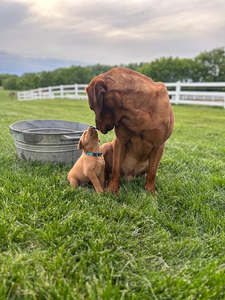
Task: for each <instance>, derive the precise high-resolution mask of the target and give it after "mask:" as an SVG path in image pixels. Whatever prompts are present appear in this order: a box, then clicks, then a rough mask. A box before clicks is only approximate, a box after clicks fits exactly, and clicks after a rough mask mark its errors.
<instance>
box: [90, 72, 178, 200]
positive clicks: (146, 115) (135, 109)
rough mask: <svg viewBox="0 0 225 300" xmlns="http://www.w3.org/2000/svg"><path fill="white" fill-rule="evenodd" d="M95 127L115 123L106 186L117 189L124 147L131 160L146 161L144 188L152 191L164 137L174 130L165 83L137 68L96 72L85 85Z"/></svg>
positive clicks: (106, 128) (130, 165)
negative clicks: (110, 168)
mask: <svg viewBox="0 0 225 300" xmlns="http://www.w3.org/2000/svg"><path fill="white" fill-rule="evenodd" d="M86 92H87V94H88V102H89V106H90V108H91V109H92V110H94V112H95V122H96V127H97V128H98V129H99V130H100V131H101V132H102V133H104V134H106V133H107V132H108V131H110V130H112V129H113V128H114V127H115V134H116V138H115V141H114V146H113V166H112V176H111V182H110V184H109V187H108V190H109V191H115V192H116V193H117V192H118V189H119V180H120V171H121V164H122V162H123V160H124V157H126V153H127V151H130V153H132V156H133V161H134V162H133V163H130V162H127V163H126V167H127V168H128V169H130V172H132V171H133V169H134V168H135V162H138V163H142V162H146V161H147V162H148V164H147V180H146V184H145V188H146V190H147V191H148V192H151V193H153V194H154V193H155V178H156V172H157V169H158V165H159V162H160V159H161V158H162V155H163V151H164V146H165V141H166V140H167V139H168V138H169V137H170V135H171V134H172V131H173V125H174V115H173V111H172V107H171V104H170V101H169V96H168V92H167V89H166V87H165V85H164V84H163V83H161V82H154V81H153V80H152V79H150V78H149V77H146V76H145V75H142V74H140V73H138V72H135V71H132V70H129V69H125V68H114V69H112V70H110V71H108V72H106V73H104V74H100V75H98V76H96V77H95V78H94V79H93V80H92V81H91V82H90V84H89V85H88V87H87V88H86Z"/></svg>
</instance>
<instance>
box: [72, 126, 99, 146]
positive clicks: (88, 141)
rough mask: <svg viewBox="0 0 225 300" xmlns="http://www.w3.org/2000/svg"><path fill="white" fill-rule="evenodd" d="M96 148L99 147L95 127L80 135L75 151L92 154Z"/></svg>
mask: <svg viewBox="0 0 225 300" xmlns="http://www.w3.org/2000/svg"><path fill="white" fill-rule="evenodd" d="M96 147H99V140H98V131H97V130H96V128H95V127H93V126H90V127H88V129H87V130H85V131H84V133H83V134H82V136H81V138H80V141H79V143H78V146H77V149H83V150H85V151H90V152H92V151H93V150H94V149H96Z"/></svg>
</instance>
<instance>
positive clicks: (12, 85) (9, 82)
mask: <svg viewBox="0 0 225 300" xmlns="http://www.w3.org/2000/svg"><path fill="white" fill-rule="evenodd" d="M17 78H18V77H17V76H15V75H14V76H11V77H8V78H7V79H3V81H2V86H3V88H4V89H5V90H17V88H18V86H17Z"/></svg>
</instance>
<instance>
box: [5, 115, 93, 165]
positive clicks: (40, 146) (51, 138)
mask: <svg viewBox="0 0 225 300" xmlns="http://www.w3.org/2000/svg"><path fill="white" fill-rule="evenodd" d="M89 126H90V125H88V124H84V123H78V122H70V121H61V120H26V121H19V122H16V123H13V124H11V125H10V126H9V128H10V133H11V134H12V135H13V138H14V142H15V146H16V149H17V154H18V156H19V157H20V158H21V159H23V160H30V161H41V162H59V163H65V164H73V163H74V162H76V161H77V159H78V158H79V157H80V155H81V153H82V151H81V150H78V149H77V146H78V143H79V139H80V137H81V135H82V133H83V132H84V131H85V130H86V129H87V128H88V127H89Z"/></svg>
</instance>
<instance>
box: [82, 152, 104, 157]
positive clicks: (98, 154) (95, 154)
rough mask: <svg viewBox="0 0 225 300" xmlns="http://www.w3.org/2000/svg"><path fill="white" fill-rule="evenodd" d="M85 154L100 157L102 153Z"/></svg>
mask: <svg viewBox="0 0 225 300" xmlns="http://www.w3.org/2000/svg"><path fill="white" fill-rule="evenodd" d="M85 154H87V155H91V156H101V155H102V152H98V153H92V152H86V153H85Z"/></svg>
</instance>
